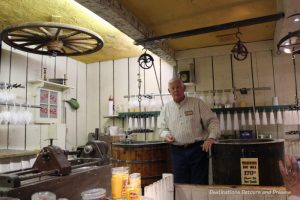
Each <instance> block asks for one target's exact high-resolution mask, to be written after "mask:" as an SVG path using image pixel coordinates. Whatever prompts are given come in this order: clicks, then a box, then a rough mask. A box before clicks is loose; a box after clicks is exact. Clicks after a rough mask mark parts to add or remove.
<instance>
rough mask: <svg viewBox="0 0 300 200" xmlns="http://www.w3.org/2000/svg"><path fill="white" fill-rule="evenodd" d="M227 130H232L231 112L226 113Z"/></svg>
mask: <svg viewBox="0 0 300 200" xmlns="http://www.w3.org/2000/svg"><path fill="white" fill-rule="evenodd" d="M226 130H228V131H231V130H232V124H231V115H230V112H228V113H227V114H226Z"/></svg>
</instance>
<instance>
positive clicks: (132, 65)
mask: <svg viewBox="0 0 300 200" xmlns="http://www.w3.org/2000/svg"><path fill="white" fill-rule="evenodd" d="M138 71H139V65H138V62H137V57H134V58H130V59H129V77H128V79H129V94H130V95H137V94H138V93H139V90H138V82H137V79H138V76H137V74H138ZM141 78H142V77H141Z"/></svg>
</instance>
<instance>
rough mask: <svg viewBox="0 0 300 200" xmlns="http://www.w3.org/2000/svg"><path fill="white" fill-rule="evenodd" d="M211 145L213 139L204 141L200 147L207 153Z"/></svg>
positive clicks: (213, 141)
mask: <svg viewBox="0 0 300 200" xmlns="http://www.w3.org/2000/svg"><path fill="white" fill-rule="evenodd" d="M213 143H215V139H213V138H208V139H206V140H205V141H204V143H203V145H202V150H203V151H206V152H208V151H209V149H210V148H211V146H212V144H213Z"/></svg>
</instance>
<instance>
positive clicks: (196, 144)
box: [172, 140, 204, 149]
mask: <svg viewBox="0 0 300 200" xmlns="http://www.w3.org/2000/svg"><path fill="white" fill-rule="evenodd" d="M203 143H204V141H203V140H201V141H196V142H194V143H189V144H182V145H180V144H179V145H175V144H173V145H172V147H175V148H180V149H188V148H192V147H195V146H200V145H201V144H203Z"/></svg>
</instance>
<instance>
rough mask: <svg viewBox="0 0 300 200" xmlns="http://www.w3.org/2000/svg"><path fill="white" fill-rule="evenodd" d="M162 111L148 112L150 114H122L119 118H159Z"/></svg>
mask: <svg viewBox="0 0 300 200" xmlns="http://www.w3.org/2000/svg"><path fill="white" fill-rule="evenodd" d="M159 113H160V111H148V112H121V113H119V117H121V118H125V117H145V116H147V117H148V116H154V117H155V116H158V115H159Z"/></svg>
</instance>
